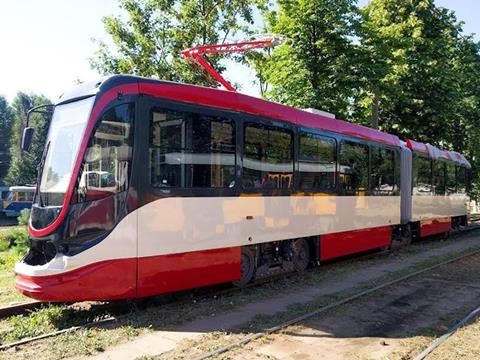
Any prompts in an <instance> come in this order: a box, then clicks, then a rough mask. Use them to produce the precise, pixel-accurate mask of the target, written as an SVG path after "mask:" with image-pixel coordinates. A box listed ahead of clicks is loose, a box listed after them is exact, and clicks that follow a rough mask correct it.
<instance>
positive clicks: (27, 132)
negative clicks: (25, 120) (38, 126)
mask: <svg viewBox="0 0 480 360" xmlns="http://www.w3.org/2000/svg"><path fill="white" fill-rule="evenodd" d="M33 130H34V129H33V128H32V127H26V128H25V129H23V136H22V151H26V152H28V151H30V146H31V145H32V139H33Z"/></svg>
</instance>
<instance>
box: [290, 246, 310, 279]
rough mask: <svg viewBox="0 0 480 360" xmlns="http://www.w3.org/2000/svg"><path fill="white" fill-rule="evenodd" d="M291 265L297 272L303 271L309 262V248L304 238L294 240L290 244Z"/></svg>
mask: <svg viewBox="0 0 480 360" xmlns="http://www.w3.org/2000/svg"><path fill="white" fill-rule="evenodd" d="M292 262H293V267H294V268H295V270H296V271H298V272H303V271H305V269H306V268H307V267H308V264H309V262H310V249H309V247H308V243H307V241H306V240H305V239H298V240H295V241H294V242H293V244H292Z"/></svg>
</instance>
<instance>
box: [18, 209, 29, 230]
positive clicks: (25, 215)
mask: <svg viewBox="0 0 480 360" xmlns="http://www.w3.org/2000/svg"><path fill="white" fill-rule="evenodd" d="M29 219H30V209H23V210H22V211H20V216H19V217H18V224H19V225H23V226H27V225H28V221H29Z"/></svg>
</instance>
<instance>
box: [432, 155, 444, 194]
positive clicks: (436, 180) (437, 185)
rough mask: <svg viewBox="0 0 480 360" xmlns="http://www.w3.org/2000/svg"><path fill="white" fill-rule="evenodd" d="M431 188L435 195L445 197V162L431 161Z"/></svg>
mask: <svg viewBox="0 0 480 360" xmlns="http://www.w3.org/2000/svg"><path fill="white" fill-rule="evenodd" d="M433 188H434V191H435V195H445V162H443V161H440V160H434V161H433Z"/></svg>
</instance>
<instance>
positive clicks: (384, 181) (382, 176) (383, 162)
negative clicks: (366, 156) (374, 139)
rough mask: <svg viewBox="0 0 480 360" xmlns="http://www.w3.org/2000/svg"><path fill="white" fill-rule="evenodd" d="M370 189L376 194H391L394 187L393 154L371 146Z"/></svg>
mask: <svg viewBox="0 0 480 360" xmlns="http://www.w3.org/2000/svg"><path fill="white" fill-rule="evenodd" d="M370 151H371V170H370V187H371V189H372V190H373V191H375V192H376V193H377V192H379V193H380V194H382V193H385V192H392V191H393V190H394V187H395V152H394V151H393V150H390V149H385V148H381V147H378V146H371V147H370Z"/></svg>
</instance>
